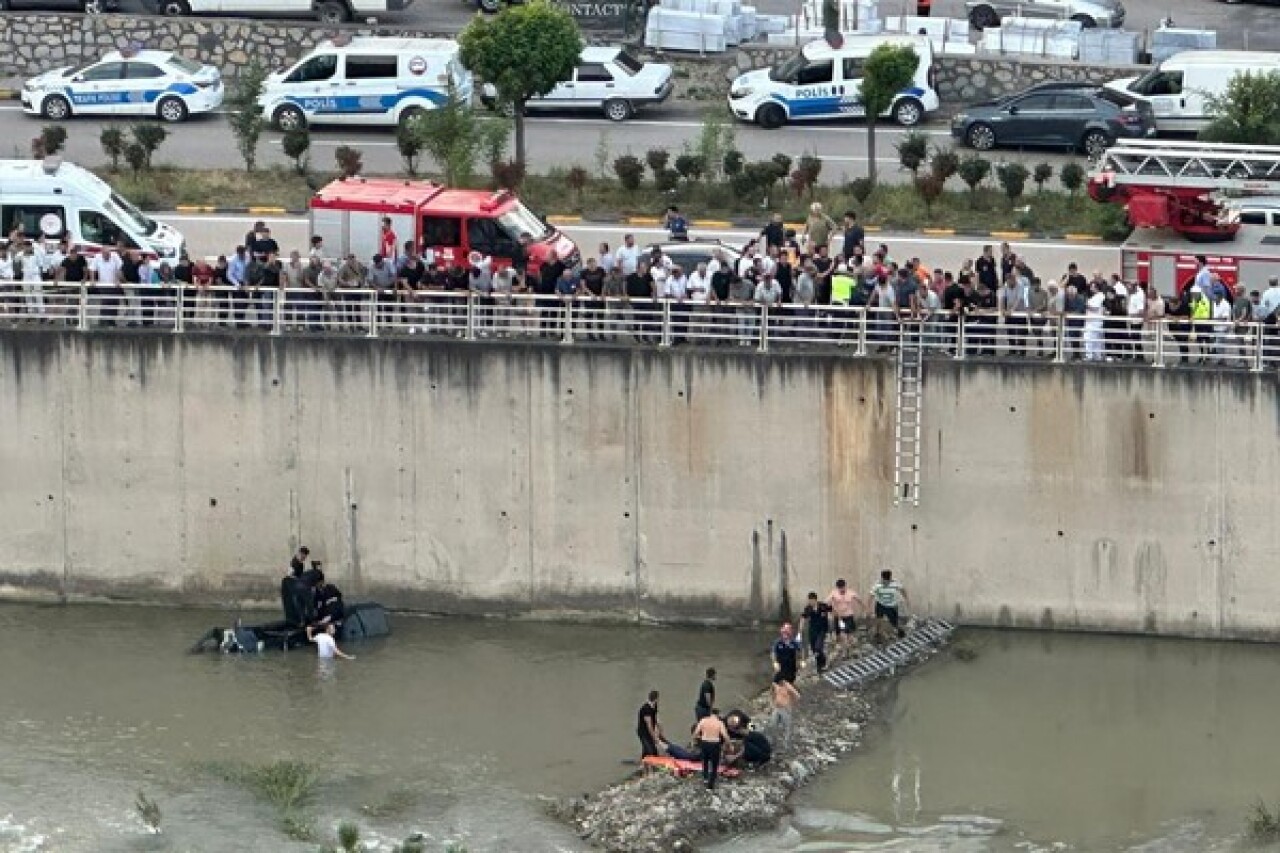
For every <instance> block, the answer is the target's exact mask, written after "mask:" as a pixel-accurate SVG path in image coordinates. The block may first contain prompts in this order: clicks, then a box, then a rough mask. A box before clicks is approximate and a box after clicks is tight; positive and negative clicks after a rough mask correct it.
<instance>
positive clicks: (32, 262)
mask: <svg viewBox="0 0 1280 853" xmlns="http://www.w3.org/2000/svg"><path fill="white" fill-rule="evenodd" d="M19 263H20V265H21V267H22V289H23V291H24V292H25V293H26V295H27V298H26V302H27V313H28V314H30V315H31V316H34V317H39V318H40V319H41V320H42V321H43V320H44V313H45V312H44V270H43V269H41V267H40V258H38V257H36V247H35V245H34V244H32V243H30V242H28V243H27V244H26V245H25V246H23V247H22V256H21V258H20V259H19Z"/></svg>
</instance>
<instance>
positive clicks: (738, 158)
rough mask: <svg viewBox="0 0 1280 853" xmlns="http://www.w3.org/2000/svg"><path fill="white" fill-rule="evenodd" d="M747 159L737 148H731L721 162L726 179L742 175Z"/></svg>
mask: <svg viewBox="0 0 1280 853" xmlns="http://www.w3.org/2000/svg"><path fill="white" fill-rule="evenodd" d="M746 162H747V158H746V157H744V156H743V154H742V152H741V151H739V150H738V149H737V148H730V149H729V150H728V151H726V152H724V158H723V159H722V160H721V161H720V168H721V170H722V171H723V172H724V176H725V177H726V178H732V177H733V176H734V175H740V174H742V167H743V166H745V165H746Z"/></svg>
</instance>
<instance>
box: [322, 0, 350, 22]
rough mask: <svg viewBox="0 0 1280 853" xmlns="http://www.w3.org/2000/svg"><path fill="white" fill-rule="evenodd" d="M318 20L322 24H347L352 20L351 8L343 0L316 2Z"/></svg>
mask: <svg viewBox="0 0 1280 853" xmlns="http://www.w3.org/2000/svg"><path fill="white" fill-rule="evenodd" d="M316 20H318V21H319V22H320V23H322V24H345V23H347V22H348V21H350V20H351V9H350V8H348V7H347V4H346V3H343V2H342V0H320V2H319V3H316Z"/></svg>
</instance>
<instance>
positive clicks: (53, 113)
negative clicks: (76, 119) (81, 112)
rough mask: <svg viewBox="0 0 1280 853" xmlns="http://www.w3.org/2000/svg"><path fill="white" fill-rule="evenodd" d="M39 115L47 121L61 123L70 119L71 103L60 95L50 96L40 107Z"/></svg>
mask: <svg viewBox="0 0 1280 853" xmlns="http://www.w3.org/2000/svg"><path fill="white" fill-rule="evenodd" d="M40 114H41V115H43V116H44V117H45V118H47V119H49V121H63V120H64V119H69V118H71V102H70V101H68V100H67V99H66V98H64V97H62V96H61V95H50V96H49V97H47V98H45V99H44V103H43V104H41V105H40Z"/></svg>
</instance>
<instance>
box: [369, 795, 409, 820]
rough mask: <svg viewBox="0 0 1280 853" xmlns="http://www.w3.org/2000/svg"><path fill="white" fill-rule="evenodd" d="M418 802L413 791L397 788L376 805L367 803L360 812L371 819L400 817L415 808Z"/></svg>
mask: <svg viewBox="0 0 1280 853" xmlns="http://www.w3.org/2000/svg"><path fill="white" fill-rule="evenodd" d="M417 801H418V798H417V797H416V796H414V794H413V792H412V791H407V790H405V789H403V788H397V789H396V790H394V791H391V792H390V793H388V794H386V795H385V796H383V798H382V799H380V800H378V801H377V802H376V803H366V804H365V805H362V806H360V812H361V814H364V815H367V816H368V817H371V818H389V817H398V816H399V815H403V814H405V813H406V812H408V811H409V810H410V809H411V808H413V806H414V805H415V804H416V803H417Z"/></svg>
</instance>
